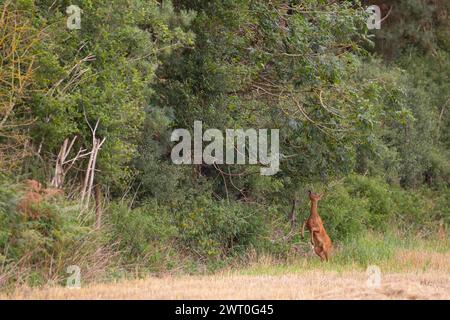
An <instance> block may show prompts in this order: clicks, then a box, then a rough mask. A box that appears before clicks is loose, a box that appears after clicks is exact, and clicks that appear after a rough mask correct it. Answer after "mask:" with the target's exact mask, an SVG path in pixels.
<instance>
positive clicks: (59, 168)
mask: <svg viewBox="0 0 450 320" xmlns="http://www.w3.org/2000/svg"><path fill="white" fill-rule="evenodd" d="M76 139H77V136H75V137H73V139H72V141H71V142H70V144H69V138H66V139H65V140H64V142H63V144H62V146H61V148H60V149H59V153H58V157H57V158H56V164H55V174H54V176H53V178H52V181H51V185H52V186H53V187H55V188H61V187H62V186H63V184H64V179H65V177H66V174H67V172H68V171H69V170H70V168H72V166H73V164H74V163H75V161H77V160H79V159H82V158H84V157H86V156H88V155H89V154H90V152H88V153H83V152H85V151H86V149H82V148H80V150H78V153H77V154H76V155H75V157H73V158H72V159H70V160H66V159H67V156H68V155H69V153H70V151H71V150H72V147H73V145H74V143H75V140H76Z"/></svg>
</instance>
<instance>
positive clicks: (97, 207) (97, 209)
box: [94, 183, 103, 229]
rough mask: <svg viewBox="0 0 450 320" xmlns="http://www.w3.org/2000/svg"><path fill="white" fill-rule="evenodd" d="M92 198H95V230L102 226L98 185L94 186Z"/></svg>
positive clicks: (100, 192) (100, 191) (100, 194)
mask: <svg viewBox="0 0 450 320" xmlns="http://www.w3.org/2000/svg"><path fill="white" fill-rule="evenodd" d="M94 198H95V228H96V229H99V228H100V227H101V225H102V214H103V210H102V205H103V203H102V198H103V197H102V189H101V187H100V184H98V183H97V184H96V185H95V186H94Z"/></svg>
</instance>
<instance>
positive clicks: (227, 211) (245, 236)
mask: <svg viewBox="0 0 450 320" xmlns="http://www.w3.org/2000/svg"><path fill="white" fill-rule="evenodd" d="M176 217H177V225H178V229H179V233H180V237H181V240H182V242H183V244H184V245H185V246H186V247H187V248H188V249H190V250H193V251H194V252H195V253H197V254H198V255H200V256H201V257H202V258H203V259H206V258H215V259H219V258H224V257H226V256H229V255H233V254H235V253H239V252H243V251H244V250H245V249H246V248H248V247H249V246H252V245H253V246H257V243H258V241H259V240H260V239H261V238H262V237H263V236H264V234H265V232H266V230H265V228H264V216H263V215H262V212H260V211H259V210H257V209H256V208H254V207H252V206H249V205H245V204H241V203H238V202H230V203H227V202H225V201H220V202H217V201H216V202H214V201H211V200H209V199H206V198H199V199H196V201H193V202H191V203H189V204H187V205H186V208H183V209H182V210H180V211H178V212H176Z"/></svg>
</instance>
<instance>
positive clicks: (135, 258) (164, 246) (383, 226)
mask: <svg viewBox="0 0 450 320" xmlns="http://www.w3.org/2000/svg"><path fill="white" fill-rule="evenodd" d="M20 190H21V186H20V185H18V184H12V183H11V182H10V181H8V180H7V179H6V178H3V179H2V184H1V188H0V230H1V233H0V252H2V255H0V263H1V272H0V281H1V286H2V287H7V286H10V285H12V284H15V285H18V284H26V285H31V286H36V285H43V284H49V283H59V284H64V283H65V279H66V278H67V276H68V274H67V273H66V272H67V268H68V266H70V265H77V266H79V267H80V269H81V275H82V279H83V281H84V282H90V281H108V280H113V279H118V278H123V277H136V276H138V277H139V276H145V275H149V274H159V273H190V274H197V273H205V272H214V271H217V270H220V269H226V268H238V267H241V266H244V265H246V264H248V263H252V262H254V261H255V260H258V257H270V259H271V260H272V261H274V262H276V263H281V264H283V263H287V262H293V261H294V262H295V261H301V260H302V259H307V260H308V261H310V264H311V263H312V264H311V266H312V265H314V263H317V264H318V265H319V259H318V258H317V257H315V256H314V255H312V254H311V249H310V247H309V243H308V239H307V237H308V236H309V234H308V233H307V234H306V238H305V240H302V239H301V238H300V235H299V228H300V226H297V227H296V228H295V229H294V231H293V232H291V230H290V224H289V222H288V220H287V213H288V212H289V208H284V207H282V206H279V207H277V206H272V207H263V206H261V207H256V206H254V205H253V206H251V205H248V204H245V203H240V202H232V203H226V202H225V201H222V202H220V201H211V200H208V199H207V198H205V197H198V198H193V199H191V201H189V202H188V203H184V205H183V206H180V207H170V206H168V205H158V204H157V203H147V204H145V205H142V206H139V207H136V208H133V207H131V206H130V204H131V201H126V200H122V201H116V202H112V203H109V204H108V206H107V207H106V208H105V212H104V216H105V218H104V219H105V220H104V224H103V226H102V227H101V228H100V229H95V228H94V227H93V224H94V223H93V217H94V213H93V212H91V211H89V210H82V209H81V208H80V206H79V205H78V203H77V202H76V201H68V200H65V199H63V198H60V199H55V200H52V201H50V202H48V203H42V204H41V205H39V208H37V210H38V212H39V213H40V214H39V216H38V217H37V218H27V217H25V216H24V215H23V214H21V213H19V212H17V210H16V206H17V202H18V201H19V199H20V197H21V191H20ZM449 196H450V193H449V192H448V191H446V192H440V193H439V194H435V193H433V192H432V191H430V190H425V189H424V190H420V191H407V190H404V189H401V188H395V187H392V186H389V185H388V184H386V183H384V182H382V181H381V180H379V179H376V178H368V177H364V176H359V175H351V176H348V177H347V178H345V179H344V180H341V181H340V182H339V183H337V184H336V185H335V187H334V188H332V189H331V190H329V191H328V193H327V194H326V196H325V197H324V199H323V200H322V201H321V202H320V203H319V212H320V214H321V215H322V217H323V220H324V222H325V227H326V229H327V230H328V232H329V234H330V236H331V238H332V239H333V241H334V246H335V250H334V256H333V261H332V263H331V265H333V266H340V267H342V266H359V267H365V266H367V265H370V264H376V263H381V262H382V261H386V260H389V259H391V258H392V257H393V255H394V253H395V252H396V250H398V249H402V248H403V249H407V248H421V249H424V250H425V249H426V250H431V251H441V252H442V251H446V250H447V251H448V249H449V245H448V238H446V237H445V238H444V239H440V240H439V226H440V224H442V223H444V225H445V224H448V223H449V221H448V217H449V216H450V214H449V212H448V211H449V206H448V203H449ZM307 206H308V203H307V201H306V200H305V201H304V203H303V204H302V206H301V207H300V208H299V210H297V218H298V221H302V220H303V219H305V218H306V217H307V215H308V212H309V211H308V207H307ZM445 219H446V220H445ZM441 236H442V235H441ZM316 260H317V261H316Z"/></svg>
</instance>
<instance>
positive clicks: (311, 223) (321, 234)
mask: <svg viewBox="0 0 450 320" xmlns="http://www.w3.org/2000/svg"><path fill="white" fill-rule="evenodd" d="M308 195H309V199H310V200H311V213H310V215H309V218H308V219H307V220H306V221H305V222H304V223H303V226H302V239H304V238H305V236H304V233H305V227H306V228H307V229H308V230H309V232H310V233H311V244H312V246H313V247H314V252H315V253H316V254H317V255H318V256H319V257H320V259H321V260H322V261H324V260H325V261H328V259H329V258H330V256H331V250H332V243H331V239H330V237H329V236H328V234H327V232H326V231H325V228H324V227H323V222H322V219H321V218H320V216H319V213H318V212H317V202H318V201H319V200H320V198H322V195H323V194H314V193H312V192H311V191H308Z"/></svg>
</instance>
